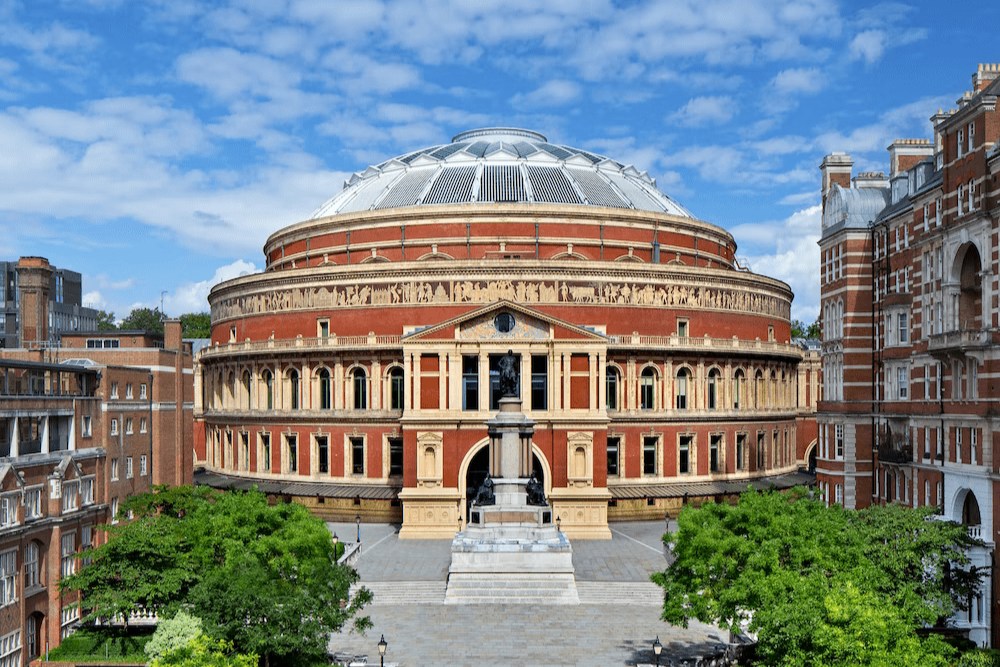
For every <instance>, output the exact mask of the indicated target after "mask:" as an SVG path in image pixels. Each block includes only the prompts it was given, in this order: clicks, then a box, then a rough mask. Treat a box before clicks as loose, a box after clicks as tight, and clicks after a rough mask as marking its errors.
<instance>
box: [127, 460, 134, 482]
mask: <svg viewBox="0 0 1000 667" xmlns="http://www.w3.org/2000/svg"><path fill="white" fill-rule="evenodd" d="M132 476H133V470H132V457H131V456H126V457H125V479H132Z"/></svg>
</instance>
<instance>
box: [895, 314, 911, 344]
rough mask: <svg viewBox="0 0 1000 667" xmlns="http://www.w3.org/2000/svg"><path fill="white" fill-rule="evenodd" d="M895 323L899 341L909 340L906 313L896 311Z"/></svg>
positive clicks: (908, 323) (907, 341)
mask: <svg viewBox="0 0 1000 667" xmlns="http://www.w3.org/2000/svg"><path fill="white" fill-rule="evenodd" d="M896 323H897V325H898V327H897V332H898V334H899V342H900V343H909V342H910V322H909V316H908V313H905V312H904V313H897V315H896Z"/></svg>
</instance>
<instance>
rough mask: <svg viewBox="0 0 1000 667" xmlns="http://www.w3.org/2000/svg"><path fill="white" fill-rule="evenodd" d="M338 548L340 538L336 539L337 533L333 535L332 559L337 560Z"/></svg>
mask: <svg viewBox="0 0 1000 667" xmlns="http://www.w3.org/2000/svg"><path fill="white" fill-rule="evenodd" d="M338 546H340V538H339V537H337V533H336V532H334V533H333V559H334V560H336V559H337V557H338V556H337V547H338Z"/></svg>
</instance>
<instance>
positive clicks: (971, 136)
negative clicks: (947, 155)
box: [966, 123, 976, 153]
mask: <svg viewBox="0 0 1000 667" xmlns="http://www.w3.org/2000/svg"><path fill="white" fill-rule="evenodd" d="M966 138H967V139H968V142H969V143H968V144H967V145H966V149H967V150H968V151H969V152H970V153H971V152H972V150H973V148H974V146H975V145H976V125H975V123H969V125H968V132H966Z"/></svg>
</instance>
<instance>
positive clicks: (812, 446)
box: [805, 440, 816, 475]
mask: <svg viewBox="0 0 1000 667" xmlns="http://www.w3.org/2000/svg"><path fill="white" fill-rule="evenodd" d="M805 461H806V471H807V472H808V473H809V474H810V475H815V474H816V441H815V440H813V441H812V442H811V443H809V446H808V447H806V456H805Z"/></svg>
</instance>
